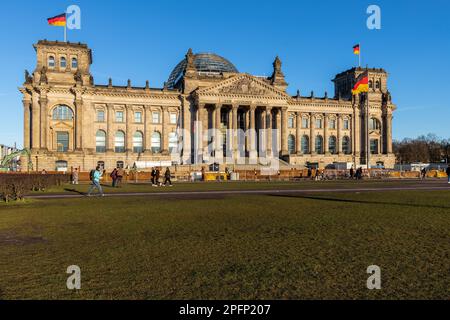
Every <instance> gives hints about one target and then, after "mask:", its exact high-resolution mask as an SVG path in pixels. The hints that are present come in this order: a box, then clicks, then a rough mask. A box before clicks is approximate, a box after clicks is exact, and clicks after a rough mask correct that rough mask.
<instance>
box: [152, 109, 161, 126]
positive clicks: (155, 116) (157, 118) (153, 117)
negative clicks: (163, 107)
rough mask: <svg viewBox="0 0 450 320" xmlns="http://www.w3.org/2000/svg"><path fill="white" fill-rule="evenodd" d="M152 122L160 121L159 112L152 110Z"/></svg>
mask: <svg viewBox="0 0 450 320" xmlns="http://www.w3.org/2000/svg"><path fill="white" fill-rule="evenodd" d="M152 122H153V123H160V122H161V121H160V114H159V112H157V111H156V112H153V113H152Z"/></svg>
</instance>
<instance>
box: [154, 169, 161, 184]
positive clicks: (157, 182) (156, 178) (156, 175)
mask: <svg viewBox="0 0 450 320" xmlns="http://www.w3.org/2000/svg"><path fill="white" fill-rule="evenodd" d="M160 175H161V171H160V170H159V168H156V173H155V184H156V186H158V187H159V186H161V182H159V177H160Z"/></svg>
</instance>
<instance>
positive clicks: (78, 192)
mask: <svg viewBox="0 0 450 320" xmlns="http://www.w3.org/2000/svg"><path fill="white" fill-rule="evenodd" d="M64 191H67V192H74V193H77V194H81V195H82V196H84V195H85V193H84V192H81V191H79V190H76V189H69V188H64Z"/></svg>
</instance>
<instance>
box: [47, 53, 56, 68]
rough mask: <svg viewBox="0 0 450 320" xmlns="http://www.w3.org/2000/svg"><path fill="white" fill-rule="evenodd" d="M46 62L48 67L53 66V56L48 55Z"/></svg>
mask: <svg viewBox="0 0 450 320" xmlns="http://www.w3.org/2000/svg"><path fill="white" fill-rule="evenodd" d="M47 64H48V67H49V68H54V67H55V57H54V56H50V57H48V62H47Z"/></svg>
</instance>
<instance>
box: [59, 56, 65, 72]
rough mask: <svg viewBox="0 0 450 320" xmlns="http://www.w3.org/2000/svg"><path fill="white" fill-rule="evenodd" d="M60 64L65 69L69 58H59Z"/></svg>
mask: <svg viewBox="0 0 450 320" xmlns="http://www.w3.org/2000/svg"><path fill="white" fill-rule="evenodd" d="M59 66H60V67H61V69H65V68H66V67H67V60H66V58H64V57H61V59H60V60H59Z"/></svg>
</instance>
